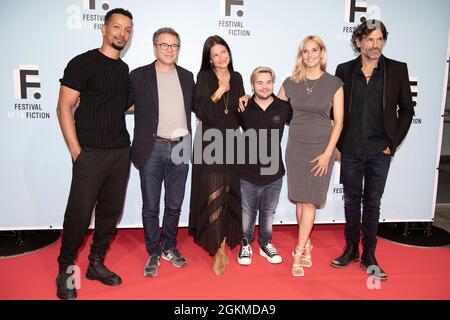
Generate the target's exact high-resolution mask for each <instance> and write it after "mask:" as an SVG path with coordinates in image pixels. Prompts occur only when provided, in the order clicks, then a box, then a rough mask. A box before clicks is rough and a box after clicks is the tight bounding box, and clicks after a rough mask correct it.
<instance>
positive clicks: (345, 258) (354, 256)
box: [331, 244, 359, 268]
mask: <svg viewBox="0 0 450 320" xmlns="http://www.w3.org/2000/svg"><path fill="white" fill-rule="evenodd" d="M358 261H359V244H355V245H350V246H346V247H345V248H344V252H343V253H342V255H341V256H339V257H337V258H336V259H334V260H333V261H332V262H331V266H332V267H335V268H343V267H346V266H348V265H349V263H350V262H358Z"/></svg>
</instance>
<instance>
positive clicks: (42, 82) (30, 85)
mask: <svg viewBox="0 0 450 320" xmlns="http://www.w3.org/2000/svg"><path fill="white" fill-rule="evenodd" d="M114 7H123V8H126V9H128V10H130V11H131V12H132V14H133V16H134V31H133V37H132V40H131V41H130V44H129V46H128V48H127V50H125V52H124V55H123V60H124V61H125V62H127V63H128V65H129V66H130V70H132V69H134V68H136V67H138V66H141V65H144V64H148V63H150V62H152V61H153V60H154V56H153V49H152V35H153V32H154V31H155V30H156V29H158V28H160V27H163V26H171V27H173V28H175V29H176V30H177V31H178V32H179V33H180V35H181V46H182V47H181V51H180V57H179V61H178V63H179V65H181V66H183V67H185V68H187V69H189V70H191V71H192V72H193V73H194V75H195V74H197V72H198V69H199V67H200V60H201V51H202V46H203V42H204V41H205V39H206V38H207V37H208V36H210V35H213V34H219V35H221V36H223V37H224V38H225V39H226V41H227V42H228V43H229V45H230V47H231V50H232V53H233V59H234V65H235V69H236V70H237V71H239V72H240V73H241V74H242V76H243V78H244V83H245V86H246V91H247V93H250V83H249V77H250V73H251V71H252V70H253V69H254V68H255V67H256V66H259V65H267V66H270V67H272V68H273V69H274V70H275V72H276V74H277V77H278V80H277V82H276V86H275V91H276V92H278V89H279V85H280V84H281V83H282V81H283V79H284V78H285V77H286V76H288V75H289V74H290V73H291V71H292V69H293V66H294V61H295V55H296V51H297V47H298V44H299V42H300V41H301V40H302V39H303V38H304V37H305V36H307V35H309V34H317V35H319V36H320V37H321V38H322V39H323V40H324V41H325V43H326V44H327V47H328V57H329V59H328V71H329V72H330V73H332V74H333V73H334V70H335V67H336V65H337V64H338V63H341V62H344V61H347V60H350V59H353V58H354V57H355V56H354V54H353V51H352V48H351V45H350V40H349V39H350V36H351V32H352V30H353V28H354V27H355V26H356V25H357V23H358V22H359V19H360V18H361V17H362V16H365V17H367V18H378V19H381V20H383V21H384V22H385V24H386V26H387V28H388V31H389V33H390V34H389V39H388V41H387V45H386V48H385V51H384V52H385V55H386V56H387V57H390V58H393V59H396V60H401V61H405V62H407V63H408V68H409V74H410V77H411V81H412V83H411V85H412V90H413V92H416V93H417V97H415V101H416V102H417V106H416V108H415V109H416V116H415V118H414V120H413V124H412V126H411V129H410V131H409V133H408V135H407V137H406V139H405V141H404V143H403V144H402V145H401V147H400V148H399V150H398V153H397V154H396V156H395V157H394V159H393V161H392V165H391V170H390V174H389V177H388V181H387V186H386V190H385V194H384V197H383V199H382V213H381V219H382V221H431V220H432V218H433V214H434V201H435V191H436V185H437V184H436V179H437V170H436V167H437V162H438V155H439V151H440V150H439V148H440V137H439V134H440V132H441V131H440V128H441V127H442V118H441V114H442V112H443V105H442V98H443V97H442V94H443V90H442V88H443V84H444V83H446V78H445V68H446V60H447V50H446V49H447V39H448V30H449V23H450V18H449V12H450V2H449V1H447V0H434V1H432V2H430V1H425V0H398V1H389V0H367V1H355V0H316V1H306V0H291V1H290V0H279V1H262V0H243V1H242V0H241V1H238V0H196V1H185V0H170V1H169V0H167V1H153V0H149V1H144V0H142V1H141V0H122V1H119V0H110V1H101V0H97V1H95V0H64V1H61V0H60V1H51V0H41V1H27V0H15V1H11V0H9V1H6V2H3V3H2V10H1V12H0V17H1V21H2V22H3V25H4V27H5V30H4V32H3V35H2V38H3V41H1V42H0V46H1V47H0V48H1V53H2V62H1V73H0V85H1V90H0V102H1V106H2V110H3V112H2V114H1V116H0V130H1V138H0V141H1V150H2V156H1V158H0V172H1V180H0V181H1V185H0V188H1V189H0V191H1V192H0V194H1V201H0V230H7V229H41V228H42V229H47V228H61V225H62V222H63V216H64V210H65V205H66V201H67V196H68V193H69V187H70V181H71V160H70V155H69V152H68V151H67V148H66V145H65V143H64V139H63V137H62V134H61V132H60V129H59V124H58V121H57V117H56V112H55V109H56V102H57V99H58V91H59V81H58V79H59V78H61V76H62V74H63V70H64V67H65V66H66V64H67V62H68V61H69V60H70V59H71V58H72V57H74V56H75V55H78V54H80V53H82V52H85V51H87V50H89V49H92V48H96V47H99V46H100V45H101V41H102V37H101V33H100V31H99V27H100V24H101V23H102V19H103V16H104V15H105V13H106V12H107V10H109V9H111V8H114ZM227 9H229V10H227ZM227 11H229V12H227ZM227 14H229V15H227ZM352 16H354V19H352ZM133 121H134V119H133V116H132V115H127V127H128V130H129V132H130V134H132V132H133ZM286 136H287V133H286V134H285V138H286ZM285 142H286V139H285V140H284V145H283V148H284V146H285ZM338 177H339V166H338V165H335V168H334V172H333V177H332V180H331V184H330V189H329V193H328V202H327V204H326V206H325V207H324V208H323V209H321V210H319V211H318V214H317V218H316V221H317V222H318V223H333V222H336V223H337V222H344V214H343V201H342V196H343V194H342V185H340V184H339V181H338ZM188 179H189V180H188V183H187V186H186V188H187V190H186V191H187V192H186V196H185V201H184V204H183V209H182V214H181V220H180V225H181V226H186V225H187V221H188V213H189V212H188V208H189V198H190V175H189V177H188ZM141 205H142V200H141V194H140V186H139V176H138V172H137V170H136V169H135V168H134V167H133V168H132V171H131V177H130V181H129V186H128V192H127V198H126V203H125V209H124V214H123V217H122V220H121V222H120V226H121V227H140V226H141ZM161 212H163V208H162V210H161ZM295 222H296V221H295V208H294V206H293V205H292V204H291V203H290V202H289V201H288V200H287V190H286V181H285V184H284V186H283V190H282V193H281V198H280V202H279V205H278V210H277V213H276V215H275V223H277V224H279V223H295Z"/></svg>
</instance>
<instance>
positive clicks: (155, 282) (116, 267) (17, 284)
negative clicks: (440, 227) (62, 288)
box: [0, 225, 450, 300]
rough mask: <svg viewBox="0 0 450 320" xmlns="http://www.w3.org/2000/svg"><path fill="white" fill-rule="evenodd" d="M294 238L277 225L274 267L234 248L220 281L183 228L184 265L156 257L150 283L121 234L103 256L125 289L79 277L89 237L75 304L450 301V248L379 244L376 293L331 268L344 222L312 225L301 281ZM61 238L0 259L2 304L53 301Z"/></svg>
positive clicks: (138, 249)
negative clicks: (244, 257) (241, 256)
mask: <svg viewBox="0 0 450 320" xmlns="http://www.w3.org/2000/svg"><path fill="white" fill-rule="evenodd" d="M296 235H297V228H296V227H295V226H275V227H274V234H273V242H274V244H275V245H276V246H277V248H278V249H279V251H280V254H281V255H282V257H283V263H281V264H279V265H271V264H269V263H268V262H267V261H266V260H265V259H264V258H263V257H261V256H260V255H259V249H258V248H257V245H256V244H255V243H254V244H253V251H254V257H253V262H252V265H251V266H248V267H244V266H240V265H238V263H237V261H236V255H237V252H238V249H239V248H238V247H236V248H235V249H234V250H233V251H231V252H230V251H229V249H228V255H229V256H230V264H229V265H228V266H227V269H226V271H225V273H224V275H223V276H221V277H217V276H216V275H214V274H213V272H212V258H211V257H209V256H208V254H207V253H206V252H205V251H203V249H202V248H200V247H199V246H197V245H195V244H194V243H193V241H192V238H191V237H188V236H187V229H186V228H181V229H180V231H179V235H178V243H179V250H180V251H181V252H182V253H183V254H184V255H185V256H186V258H187V260H188V265H187V266H186V267H185V268H182V269H176V268H174V267H173V266H172V265H171V264H170V263H169V262H167V261H165V260H161V266H160V269H159V274H158V276H157V277H156V278H154V279H151V278H145V277H144V276H143V267H144V265H145V263H146V261H147V254H146V251H145V245H144V239H143V231H142V230H141V229H137V230H135V229H133V230H119V231H118V233H117V236H116V238H115V240H114V241H113V243H112V245H111V250H110V251H109V253H108V256H107V260H106V265H107V266H108V267H110V268H111V269H112V270H113V271H115V272H117V273H118V274H119V275H121V277H122V280H123V284H122V285H120V286H118V287H107V286H105V285H102V284H101V283H99V282H97V281H89V280H87V279H86V278H85V276H84V273H85V272H86V268H87V264H88V263H87V255H88V253H89V252H88V251H89V245H88V244H89V241H90V237H89V238H88V240H87V242H86V244H85V245H84V247H83V248H82V250H81V252H80V256H79V259H78V263H79V266H80V268H81V273H82V277H81V289H80V290H78V299H152V300H155V299H164V300H178V299H183V300H197V299H198V300H210V299H218V300H230V299H233V300H235V299H237V300H240V299H250V300H254V299H255V300H259V299H265V300H291V299H295V300H297V299H298V300H302V299H345V300H355V299H446V300H447V299H450V272H449V270H450V250H449V249H448V248H432V249H431V248H430V249H429V248H415V247H407V246H402V245H399V244H395V243H391V242H388V241H385V240H383V239H379V241H378V249H377V257H378V260H379V262H380V263H381V265H382V267H383V269H384V270H385V271H386V272H387V274H388V276H389V280H388V281H385V282H381V288H380V289H372V290H370V289H368V288H367V279H368V277H367V275H366V274H365V273H364V272H363V271H362V270H361V269H360V267H359V264H357V263H356V264H352V265H351V266H349V267H347V268H345V269H334V268H332V267H330V265H329V264H330V261H331V260H332V259H333V258H335V257H336V256H337V255H339V254H340V253H341V250H342V246H343V244H344V242H343V241H344V239H343V225H317V226H315V229H314V232H313V235H312V238H311V239H312V242H313V244H314V249H313V267H312V268H311V269H305V277H300V278H294V277H292V276H291V273H290V272H291V263H292V258H291V257H290V253H291V251H292V249H293V247H294V244H295V239H296ZM59 246H60V240H59V241H57V242H56V243H55V244H53V245H51V246H49V247H47V248H44V249H42V250H40V251H38V252H34V253H31V254H27V255H24V256H20V257H13V258H6V259H0V299H2V300H11V299H55V298H56V295H55V277H56V273H57V263H56V257H57V255H58V251H59Z"/></svg>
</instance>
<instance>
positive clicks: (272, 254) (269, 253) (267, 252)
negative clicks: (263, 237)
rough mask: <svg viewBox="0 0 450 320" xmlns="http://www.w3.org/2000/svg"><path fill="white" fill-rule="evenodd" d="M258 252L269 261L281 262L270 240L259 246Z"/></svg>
mask: <svg viewBox="0 0 450 320" xmlns="http://www.w3.org/2000/svg"><path fill="white" fill-rule="evenodd" d="M259 254H260V255H262V256H263V257H264V258H266V259H267V261H269V262H270V263H281V262H282V261H283V259H282V258H281V256H280V254H279V253H278V251H277V249H276V248H275V246H274V245H273V244H272V243H271V242H269V243H268V244H266V245H265V246H263V247H261V248H259Z"/></svg>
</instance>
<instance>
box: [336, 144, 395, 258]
mask: <svg viewBox="0 0 450 320" xmlns="http://www.w3.org/2000/svg"><path fill="white" fill-rule="evenodd" d="M390 164H391V156H389V155H385V154H384V153H379V154H376V155H373V156H350V155H346V154H343V155H342V159H341V182H342V183H343V185H344V206H345V221H346V223H345V239H346V242H347V245H354V244H356V243H359V237H360V229H361V203H362V206H363V208H362V237H363V245H364V246H365V247H367V248H368V249H370V250H373V251H374V250H375V247H376V244H377V240H376V237H377V230H378V221H379V219H380V205H381V197H382V196H383V192H384V187H385V185H386V179H387V175H388V172H389V167H390ZM363 181H364V186H363Z"/></svg>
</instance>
